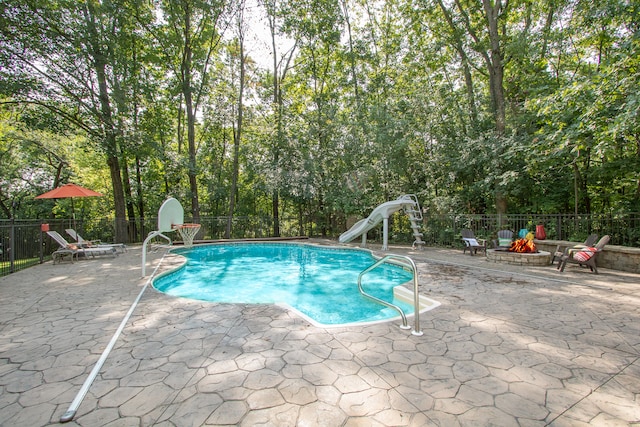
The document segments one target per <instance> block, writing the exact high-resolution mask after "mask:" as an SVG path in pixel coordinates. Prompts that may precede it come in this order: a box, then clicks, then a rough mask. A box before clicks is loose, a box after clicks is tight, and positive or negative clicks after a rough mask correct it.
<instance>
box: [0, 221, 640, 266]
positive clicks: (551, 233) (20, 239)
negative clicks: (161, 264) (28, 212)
mask: <svg viewBox="0 0 640 427" xmlns="http://www.w3.org/2000/svg"><path fill="white" fill-rule="evenodd" d="M423 218H424V220H423V223H422V225H421V228H422V230H421V231H422V233H423V234H424V237H423V240H424V241H425V242H426V244H427V246H434V247H438V246H440V247H455V246H460V245H461V241H460V230H462V229H464V228H470V229H472V230H473V231H474V233H475V234H476V236H477V237H479V238H485V239H488V240H492V239H494V238H496V236H497V232H498V231H499V230H503V229H509V230H513V231H514V232H515V233H518V232H519V231H520V230H521V229H527V230H528V231H535V229H536V226H537V225H538V224H542V225H543V226H544V228H545V232H546V235H547V239H553V240H569V241H583V240H584V239H585V238H586V237H587V236H588V235H589V234H592V233H597V234H599V235H600V236H603V235H605V234H609V235H610V236H611V241H610V244H613V245H620V246H631V247H640V214H637V213H634V214H626V215H613V214H610V215H604V214H603V215H596V214H593V215H578V216H575V215H561V214H558V215H526V214H521V215H462V214H461V215H430V214H428V213H425V214H423ZM187 221H188V219H187ZM227 222H228V217H202V218H201V219H200V223H201V224H202V228H201V233H200V235H199V236H198V238H201V239H210V240H218V239H224V237H225V233H226V228H227ZM42 223H47V224H48V225H49V228H50V229H52V230H56V231H58V232H59V233H60V234H61V235H63V236H66V233H65V229H66V228H72V224H71V222H70V221H69V220H58V219H55V220H42V221H39V222H38V221H33V220H0V276H4V275H6V274H10V273H13V272H16V271H18V270H21V269H24V268H27V267H29V266H32V265H34V264H38V263H42V262H44V261H47V260H50V259H51V254H52V253H53V252H54V251H55V250H56V249H58V245H57V244H56V243H55V242H53V241H52V240H51V239H50V238H49V237H48V236H47V235H46V234H44V233H43V232H41V224H42ZM156 224H157V218H147V219H145V220H144V221H140V220H138V221H135V222H134V221H126V229H127V231H128V243H140V242H142V241H143V240H144V238H145V237H146V236H147V235H148V233H149V232H151V231H154V230H155V229H156ZM75 227H76V228H77V231H78V233H79V234H80V235H81V236H82V237H83V238H85V239H87V240H97V239H99V240H102V241H103V242H113V241H114V240H115V239H114V236H115V222H114V221H113V220H106V219H102V220H95V221H83V220H78V221H76V225H75ZM231 229H232V234H231V238H232V239H247V238H265V237H272V230H273V218H272V217H257V216H243V217H233V219H232V228H231ZM315 230H317V228H314V225H313V224H301V223H300V221H299V220H298V218H281V219H280V236H281V237H296V236H300V235H306V236H309V237H313V236H315V235H316V234H317V233H315ZM339 234H340V233H339V232H336V233H335V235H330V236H328V237H333V238H336V237H338V235H339ZM171 237H172V238H173V239H175V240H180V236H179V234H178V233H175V235H174V236H171ZM368 237H369V239H372V240H375V241H381V240H382V226H380V227H376V228H374V229H373V230H371V231H370V232H369V233H368ZM68 240H69V241H72V240H71V239H70V238H69V239H68ZM413 240H414V239H413V236H412V232H411V228H410V224H409V220H408V217H407V216H406V215H394V216H393V217H392V218H391V221H390V222H389V242H390V243H392V244H393V243H396V244H411V243H412V242H413Z"/></svg>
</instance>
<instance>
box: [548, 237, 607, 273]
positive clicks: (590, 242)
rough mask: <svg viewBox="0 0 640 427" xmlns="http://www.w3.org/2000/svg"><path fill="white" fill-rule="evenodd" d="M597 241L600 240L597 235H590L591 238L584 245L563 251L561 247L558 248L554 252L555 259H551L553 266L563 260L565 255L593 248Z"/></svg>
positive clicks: (566, 248) (570, 247)
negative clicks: (557, 261)
mask: <svg viewBox="0 0 640 427" xmlns="http://www.w3.org/2000/svg"><path fill="white" fill-rule="evenodd" d="M597 240H598V235H597V234H590V235H589V237H587V240H585V241H584V243H581V244H579V245H574V246H569V247H565V248H564V249H561V246H560V245H558V246H556V250H555V251H554V252H553V257H551V265H553V263H554V262H556V259H557V260H561V259H562V257H563V256H564V255H568V254H569V251H573V252H576V251H579V250H580V249H582V248H585V247H591V246H593V245H595V243H596V241H597Z"/></svg>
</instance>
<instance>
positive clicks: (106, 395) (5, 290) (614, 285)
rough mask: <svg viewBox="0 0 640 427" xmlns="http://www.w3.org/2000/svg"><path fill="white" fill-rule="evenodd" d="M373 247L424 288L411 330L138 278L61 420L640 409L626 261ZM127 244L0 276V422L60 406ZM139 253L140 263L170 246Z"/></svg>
mask: <svg viewBox="0 0 640 427" xmlns="http://www.w3.org/2000/svg"><path fill="white" fill-rule="evenodd" d="M322 243H326V242H322ZM377 248H379V246H378V247H377ZM374 249H376V248H375V247H374ZM390 252H391V253H396V254H407V255H410V256H411V257H412V258H413V259H414V261H415V262H416V264H417V266H418V271H419V281H420V287H421V293H422V294H424V295H427V296H429V297H431V298H433V299H435V300H437V301H439V302H440V303H441V305H440V306H439V307H437V308H436V309H434V310H432V311H429V312H427V313H425V314H423V315H421V326H422V329H423V331H424V335H422V336H414V335H412V334H411V333H410V331H406V330H402V329H400V328H399V327H398V324H399V322H387V323H379V324H374V325H369V326H356V327H340V328H318V327H314V326H312V325H311V324H309V323H308V322H307V321H305V320H303V319H302V318H300V317H298V316H297V315H296V314H295V313H292V312H289V311H287V310H286V309H284V308H281V307H279V306H276V305H233V304H214V303H206V302H198V301H191V300H187V299H182V298H175V297H170V296H167V295H164V294H161V293H159V292H157V291H155V290H154V289H152V288H150V287H149V288H147V289H146V290H145V292H144V293H143V294H142V297H141V299H140V301H139V303H138V305H137V307H136V308H135V310H134V311H133V312H132V314H131V317H130V319H129V321H128V322H127V323H126V325H125V327H124V329H123V331H122V334H121V335H120V337H119V339H118V340H117V341H116V343H115V345H114V347H113V350H112V351H111V353H110V355H109V356H108V358H107V359H106V361H105V363H104V365H103V367H102V369H100V371H99V373H98V375H97V377H96V379H95V381H94V382H93V384H92V385H91V387H90V388H89V390H88V393H87V394H86V397H85V398H84V400H83V401H82V403H81V404H80V405H79V408H78V411H77V414H76V416H75V418H74V419H73V420H71V421H70V422H68V423H67V424H65V425H73V426H91V427H95V426H152V425H153V426H202V425H212V426H213V425H215V426H229V425H239V426H527V427H528V426H546V425H550V426H586V425H590V426H634V425H635V426H638V425H640V275H634V274H630V273H623V272H618V271H612V270H606V269H602V270H601V271H600V274H598V275H595V274H592V273H590V272H589V271H588V269H583V268H580V267H577V266H574V265H571V266H567V269H566V270H565V272H564V273H560V272H558V271H556V269H555V267H551V266H546V267H523V266H510V265H503V264H497V263H491V262H488V261H487V260H486V258H485V257H484V256H473V257H472V256H469V255H468V254H467V255H463V254H462V250H453V249H450V250H447V249H434V248H425V249H424V250H422V251H413V250H411V249H410V248H406V247H392V248H391V250H390ZM376 253H378V254H379V252H376ZM140 261H141V248H140V247H133V248H131V250H129V252H128V253H126V254H122V255H120V256H118V257H117V258H108V257H107V258H96V259H89V260H80V261H79V262H75V263H73V264H71V263H62V264H56V265H53V264H52V263H51V262H47V263H45V264H42V265H38V266H35V267H32V268H29V269H27V270H23V271H20V272H17V273H14V274H12V275H10V276H7V277H4V278H0V425H1V426H12V427H16V426H17V427H19V426H29V427H34V426H46V425H57V424H59V420H60V418H61V416H62V415H63V414H64V413H65V412H66V411H67V409H68V408H69V406H70V404H71V402H72V401H73V400H74V398H75V397H76V395H77V393H78V392H79V391H80V389H81V386H82V384H83V383H84V381H85V379H86V378H87V377H88V375H89V373H90V372H91V370H92V369H93V367H94V365H95V364H96V362H97V361H98V359H99V358H100V356H101V354H102V352H103V350H104V349H105V348H106V347H107V345H108V344H109V342H110V340H111V338H112V336H113V334H114V332H115V331H116V330H117V329H118V326H119V325H120V323H121V321H122V319H123V318H124V317H125V314H126V313H127V312H128V311H129V309H130V307H131V305H132V303H133V302H134V300H136V297H137V296H138V295H139V294H140V292H141V290H142V289H143V287H144V286H145V284H146V283H147V279H143V278H141V277H140ZM148 261H149V264H148V265H149V266H148V267H147V273H148V274H151V272H152V271H153V270H154V268H155V267H156V266H157V265H158V264H159V263H160V261H162V264H161V266H160V268H159V271H162V270H167V269H169V268H172V267H174V266H175V265H177V264H179V263H180V262H181V257H179V256H177V255H166V256H165V254H164V250H159V251H157V252H153V253H151V254H149V257H148ZM409 320H410V323H412V318H410V319H409Z"/></svg>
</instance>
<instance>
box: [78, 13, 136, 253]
mask: <svg viewBox="0 0 640 427" xmlns="http://www.w3.org/2000/svg"><path fill="white" fill-rule="evenodd" d="M86 4H87V11H88V14H87V15H86V22H87V28H88V30H89V35H90V38H91V39H90V40H89V44H90V46H91V48H90V49H91V56H92V59H93V64H94V70H95V72H96V78H97V80H98V91H99V92H98V95H99V101H100V113H99V116H100V119H101V123H102V124H103V129H104V137H103V146H104V148H105V152H106V153H107V165H108V166H109V172H110V175H111V184H112V187H113V202H114V209H115V241H116V242H117V243H128V239H127V237H128V236H127V218H126V214H125V199H124V190H123V187H122V176H121V175H120V162H119V159H118V153H119V150H118V142H117V138H116V129H115V127H114V124H113V113H112V109H111V103H110V100H109V89H108V86H107V73H106V66H107V58H106V56H105V54H104V53H103V52H102V47H101V46H100V43H99V35H98V32H97V29H96V26H95V23H94V21H93V18H94V16H95V10H94V9H93V4H92V2H87V3H86Z"/></svg>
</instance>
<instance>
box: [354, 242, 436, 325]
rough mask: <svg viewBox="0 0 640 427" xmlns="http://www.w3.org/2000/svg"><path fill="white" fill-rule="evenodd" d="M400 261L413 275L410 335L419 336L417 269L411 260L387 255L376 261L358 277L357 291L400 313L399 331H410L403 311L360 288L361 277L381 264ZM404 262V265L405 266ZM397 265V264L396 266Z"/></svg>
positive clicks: (402, 256)
mask: <svg viewBox="0 0 640 427" xmlns="http://www.w3.org/2000/svg"><path fill="white" fill-rule="evenodd" d="M393 259H395V260H400V261H404V262H402V263H401V264H402V265H403V266H407V267H410V268H411V272H412V273H413V316H414V319H415V323H414V327H413V331H411V334H413V335H417V336H420V335H422V334H423V332H422V331H421V330H420V295H419V293H418V268H417V267H416V264H415V263H414V262H413V260H412V259H411V258H409V257H408V256H404V255H393V254H392V255H387V256H385V257H384V258H381V259H379V260H378V261H376V262H375V263H373V264H372V265H370V266H369V267H367V268H366V269H365V270H363V271H362V272H361V273H360V274H359V275H358V290H359V291H360V293H361V294H362V295H364V296H365V297H367V298H369V299H371V300H373V301H375V302H377V303H379V304H382V305H385V306H387V307H390V308H393V309H394V310H396V311H397V312H398V313H400V317H402V326H400V328H401V329H411V326H409V325H408V324H407V316H406V315H405V314H404V311H402V309H401V308H400V307H398V306H397V305H395V304H392V303H390V302H388V301H384V300H381V299H380V298H377V297H374V296H373V295H370V294H368V293H366V292H365V291H364V289H363V288H362V277H363V276H364V275H365V274H367V273H369V272H370V271H372V270H375V269H376V268H378V267H379V266H381V265H382V264H384V263H386V262H389V261H390V260H393ZM405 262H406V264H405ZM396 265H397V264H396Z"/></svg>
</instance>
